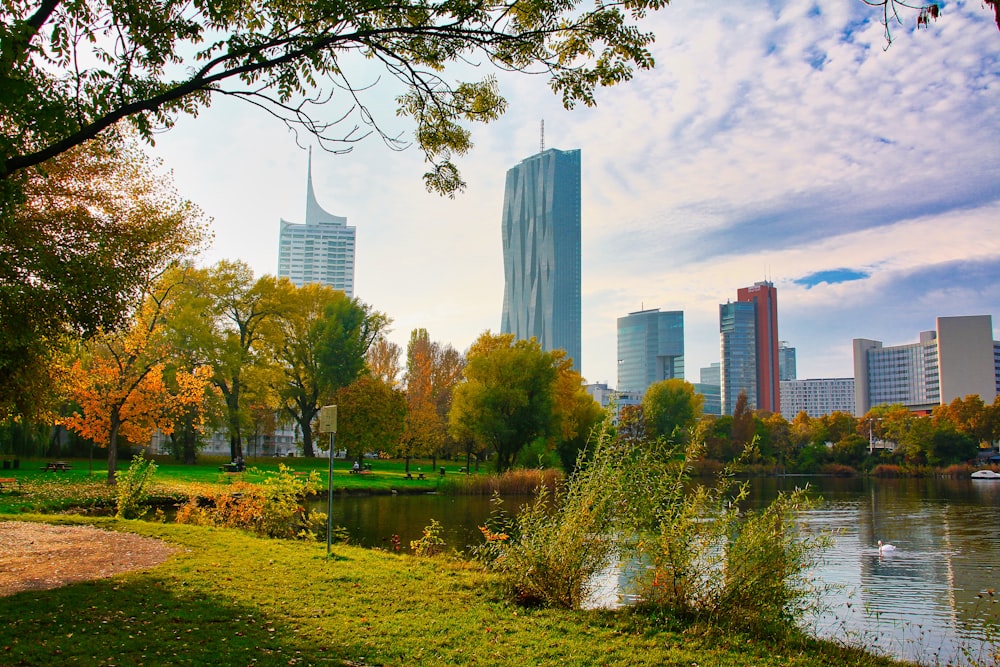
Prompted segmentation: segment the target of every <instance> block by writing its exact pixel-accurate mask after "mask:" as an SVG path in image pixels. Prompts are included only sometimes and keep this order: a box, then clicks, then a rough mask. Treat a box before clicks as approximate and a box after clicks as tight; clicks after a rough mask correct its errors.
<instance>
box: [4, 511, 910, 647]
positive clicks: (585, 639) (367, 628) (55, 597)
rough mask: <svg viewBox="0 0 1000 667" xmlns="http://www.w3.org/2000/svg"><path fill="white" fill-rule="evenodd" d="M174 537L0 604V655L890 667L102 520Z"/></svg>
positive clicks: (493, 586) (436, 562) (416, 561)
mask: <svg viewBox="0 0 1000 667" xmlns="http://www.w3.org/2000/svg"><path fill="white" fill-rule="evenodd" d="M4 518H5V519H8V518H14V519H20V520H29V521H45V522H52V523H60V524H70V525H74V524H89V525H94V526H96V527H98V528H102V529H106V530H125V531H128V532H133V533H136V534H139V535H143V536H147V537H155V538H158V539H162V540H165V541H167V542H169V543H171V544H174V545H177V546H178V547H180V549H179V550H178V552H177V553H176V554H175V555H174V556H172V557H171V558H170V559H169V560H168V561H167V562H165V563H164V564H162V565H159V566H157V567H154V568H150V569H148V570H145V571H139V572H132V573H129V574H125V575H120V576H116V577H113V578H110V579H103V580H97V581H91V582H86V583H81V584H75V585H70V586H66V587H64V588H59V589H53V590H47V591H28V592H22V593H18V594H15V595H13V596H10V597H6V598H2V599H0V627H3V628H5V630H4V635H5V639H4V642H3V644H2V646H0V662H4V663H7V664H20V665H47V664H51V662H52V660H53V656H59V660H60V661H61V662H62V663H63V664H90V665H120V664H129V665H163V664H245V665H249V664H255V665H341V666H350V667H360V666H362V665H471V664H476V665H507V664H512V663H528V664H532V665H557V664H558V665H581V666H584V665H588V666H589V665H603V664H607V665H615V664H628V665H640V666H641V665H691V664H697V665H699V666H700V667H729V666H731V665H748V664H753V665H757V666H758V667H779V666H781V667H787V666H801V667H811V666H818V665H830V666H834V665H838V666H839V665H847V664H849V665H859V666H872V667H880V666H888V665H900V664H905V663H899V662H896V661H893V660H890V659H888V658H881V657H877V656H872V655H868V654H866V653H864V652H863V651H861V650H859V649H855V648H847V647H844V646H841V645H838V644H835V643H831V642H825V641H818V640H814V639H811V638H809V637H807V636H805V635H803V634H800V633H792V634H790V635H789V636H788V637H787V638H785V639H784V640H782V641H781V642H778V643H775V642H774V641H773V640H771V639H767V638H757V637H754V636H752V635H748V634H743V633H739V632H731V631H727V630H724V629H722V628H719V627H713V626H708V625H697V624H685V623H681V622H671V621H669V620H668V619H651V618H650V617H648V616H646V615H643V614H640V613H638V612H634V611H631V610H618V611H600V610H595V611H569V610H563V609H552V608H544V607H537V608H526V607H523V606H519V605H516V604H512V603H510V602H509V601H507V600H506V599H505V598H504V597H503V595H502V594H501V591H500V588H499V586H498V584H497V581H496V578H495V576H494V575H491V574H489V573H487V572H484V571H483V570H482V568H479V567H476V566H475V565H474V564H472V563H469V562H467V561H460V560H456V559H452V558H449V557H447V556H438V557H433V558H431V557H416V556H408V555H401V554H396V553H390V552H387V551H380V550H370V549H362V548H360V547H353V546H348V545H340V544H338V545H335V547H334V549H333V552H332V555H331V556H330V557H327V554H326V550H325V548H324V546H323V545H321V544H317V543H314V542H302V541H293V540H274V539H266V538H261V537H256V536H253V535H250V534H248V533H246V532H243V531H238V530H232V529H218V528H210V527H204V526H189V525H178V524H161V523H155V522H147V521H123V520H116V519H111V518H103V517H79V516H52V515H47V516H41V515H25V516H21V517H4Z"/></svg>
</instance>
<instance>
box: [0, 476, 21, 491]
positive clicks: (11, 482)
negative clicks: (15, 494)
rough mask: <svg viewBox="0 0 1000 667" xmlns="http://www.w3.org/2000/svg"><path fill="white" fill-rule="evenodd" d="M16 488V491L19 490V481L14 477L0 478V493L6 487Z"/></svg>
mask: <svg viewBox="0 0 1000 667" xmlns="http://www.w3.org/2000/svg"><path fill="white" fill-rule="evenodd" d="M15 485H16V486H17V488H18V489H20V488H21V480H19V479H18V478H16V477H0V491H2V490H3V488H4V487H5V486H6V487H8V488H10V487H12V486H15Z"/></svg>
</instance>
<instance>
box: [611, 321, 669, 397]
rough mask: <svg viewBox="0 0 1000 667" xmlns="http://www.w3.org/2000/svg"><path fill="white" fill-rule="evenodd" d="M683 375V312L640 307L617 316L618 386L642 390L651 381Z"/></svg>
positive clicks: (621, 389)
mask: <svg viewBox="0 0 1000 667" xmlns="http://www.w3.org/2000/svg"><path fill="white" fill-rule="evenodd" d="M673 378H679V379H681V380H683V379H684V313H683V311H680V310H671V311H666V312H660V309H659V308H654V309H652V310H640V311H637V312H634V313H629V314H628V315H626V316H624V317H619V318H618V390H619V391H634V392H638V393H640V394H642V393H645V391H646V388H647V387H649V385H651V384H653V383H654V382H659V381H661V380H670V379H673Z"/></svg>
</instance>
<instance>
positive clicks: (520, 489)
mask: <svg viewBox="0 0 1000 667" xmlns="http://www.w3.org/2000/svg"><path fill="white" fill-rule="evenodd" d="M564 481H565V475H564V474H563V472H562V471H561V470H556V469H554V468H545V469H543V470H538V469H534V468H527V469H519V470H509V471H507V472H505V473H502V474H497V473H493V474H489V475H452V476H450V477H447V478H445V479H443V480H441V484H440V485H439V487H438V489H439V490H440V491H442V492H443V493H451V494H454V495H462V496H493V495H498V494H499V495H501V496H529V495H533V494H535V493H536V492H537V491H538V489H539V488H544V489H547V491H548V492H549V493H552V492H555V491H556V489H558V488H559V486H560V485H561V484H563V482H564Z"/></svg>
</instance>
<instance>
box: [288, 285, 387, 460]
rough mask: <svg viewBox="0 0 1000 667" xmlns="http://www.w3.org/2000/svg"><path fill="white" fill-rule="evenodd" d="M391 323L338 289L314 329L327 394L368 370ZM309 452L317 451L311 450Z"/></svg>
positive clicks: (319, 378)
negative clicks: (371, 354)
mask: <svg viewBox="0 0 1000 667" xmlns="http://www.w3.org/2000/svg"><path fill="white" fill-rule="evenodd" d="M391 323H392V320H390V319H389V317H388V316H386V315H385V314H383V313H380V312H378V311H375V310H372V309H371V308H370V307H369V306H367V305H366V304H364V303H362V302H361V301H359V300H358V299H356V298H355V299H351V298H348V297H347V296H346V295H345V294H344V293H343V292H337V293H336V296H335V298H334V299H333V300H332V301H330V302H328V303H327V304H326V306H325V307H324V309H323V314H322V316H321V317H319V319H317V320H316V321H315V322H314V323H313V325H312V330H311V333H310V337H311V339H312V340H313V342H314V345H315V361H316V364H317V370H316V373H317V382H318V383H319V384H320V386H321V387H322V393H323V394H324V395H333V394H334V393H335V392H337V391H339V390H340V389H341V388H343V387H346V386H348V385H349V384H351V383H352V382H354V381H355V380H357V379H358V377H359V376H360V375H361V374H362V373H363V372H364V370H365V358H366V355H367V354H368V349H369V348H370V347H371V345H372V343H373V342H375V341H376V340H378V339H379V338H380V337H381V336H382V334H383V332H384V331H385V329H386V328H387V327H388V326H389V325H390V324H391ZM305 455H306V456H312V455H313V453H312V451H311V450H307V451H306V452H305Z"/></svg>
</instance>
